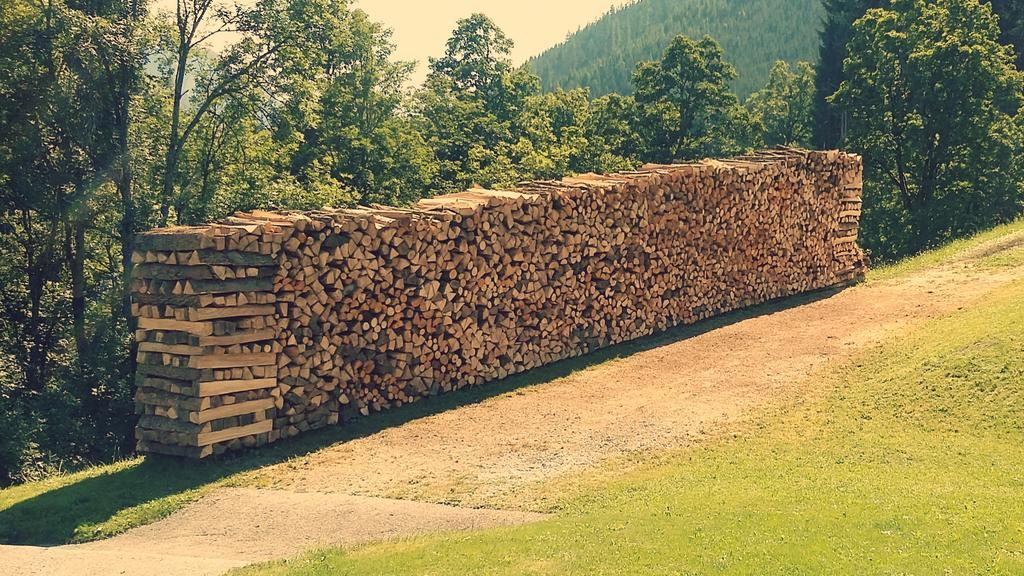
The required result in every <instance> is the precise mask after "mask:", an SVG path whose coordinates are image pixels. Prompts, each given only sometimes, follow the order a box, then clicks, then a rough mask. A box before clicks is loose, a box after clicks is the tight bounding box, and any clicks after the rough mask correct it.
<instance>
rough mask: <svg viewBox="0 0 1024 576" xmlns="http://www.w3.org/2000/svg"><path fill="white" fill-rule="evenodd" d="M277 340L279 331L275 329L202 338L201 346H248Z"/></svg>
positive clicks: (200, 340) (200, 339)
mask: <svg viewBox="0 0 1024 576" xmlns="http://www.w3.org/2000/svg"><path fill="white" fill-rule="evenodd" d="M275 338H277V331H276V330H274V329H273V328H266V329H263V330H255V331H252V332H238V333H236V334H231V335H230V336H201V337H200V338H199V345H200V346H233V345H235V344H248V343H250V342H259V341H260V340H274V339H275Z"/></svg>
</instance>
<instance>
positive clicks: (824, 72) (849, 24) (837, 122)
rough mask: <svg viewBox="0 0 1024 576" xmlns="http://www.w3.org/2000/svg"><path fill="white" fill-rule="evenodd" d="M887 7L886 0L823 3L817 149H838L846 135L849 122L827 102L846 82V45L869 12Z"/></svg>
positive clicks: (817, 82)
mask: <svg viewBox="0 0 1024 576" xmlns="http://www.w3.org/2000/svg"><path fill="white" fill-rule="evenodd" d="M886 3H887V2H886V0H824V5H825V21H824V23H823V24H822V29H821V34H820V38H821V47H820V48H819V50H818V65H817V73H816V75H815V78H814V137H813V146H814V147H816V148H821V149H830V148H837V147H838V146H839V143H840V142H841V141H842V138H843V134H845V131H846V126H847V123H848V119H847V118H846V116H845V115H844V114H843V113H842V111H840V110H837V109H836V108H835V107H834V106H833V105H832V104H831V103H830V102H829V101H828V99H829V97H830V96H832V95H833V94H835V92H836V90H838V89H839V85H840V84H842V82H843V80H844V79H845V78H846V76H845V75H844V73H843V61H844V60H846V56H847V48H846V45H847V44H848V43H849V42H850V38H851V37H852V36H853V23H854V22H856V21H857V19H858V18H860V17H861V16H863V15H864V12H866V11H867V10H868V8H878V7H880V6H884V5H885V4H886Z"/></svg>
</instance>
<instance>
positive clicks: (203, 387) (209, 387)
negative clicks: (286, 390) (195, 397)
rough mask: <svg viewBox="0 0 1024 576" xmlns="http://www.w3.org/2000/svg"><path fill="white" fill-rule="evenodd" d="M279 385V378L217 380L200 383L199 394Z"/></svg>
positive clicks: (228, 392) (230, 392)
mask: <svg viewBox="0 0 1024 576" xmlns="http://www.w3.org/2000/svg"><path fill="white" fill-rule="evenodd" d="M275 386H277V378H257V379H255V380H217V381H214V382H202V383H200V384H199V396H200V397H207V396H219V395H221V394H233V393H235V392H248V391H250V390H263V389H266V388H273V387H275Z"/></svg>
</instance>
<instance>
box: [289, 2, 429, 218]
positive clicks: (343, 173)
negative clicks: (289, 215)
mask: <svg viewBox="0 0 1024 576" xmlns="http://www.w3.org/2000/svg"><path fill="white" fill-rule="evenodd" d="M302 14H303V16H302V19H303V20H305V21H307V22H315V25H310V26H308V27H307V29H306V31H305V32H304V36H303V40H302V44H303V45H304V46H305V47H306V48H305V50H304V52H305V53H306V54H308V56H307V60H306V61H305V62H304V63H303V65H302V66H298V67H295V68H294V69H292V70H290V71H289V75H290V77H291V80H290V82H291V85H292V86H295V85H298V84H300V83H304V85H303V87H302V89H301V90H292V92H291V98H290V99H289V102H288V104H287V106H286V107H285V109H284V110H283V111H282V113H281V115H280V121H279V123H278V125H277V127H276V132H277V135H278V137H284V138H290V137H292V136H293V135H298V136H299V141H300V144H299V146H298V149H297V150H296V152H295V154H294V155H293V157H292V159H291V162H290V166H289V167H288V168H289V169H290V170H291V171H292V172H293V173H294V174H295V175H296V176H297V177H298V178H300V180H304V181H306V182H309V181H311V180H315V179H317V178H318V177H319V176H318V174H319V172H320V170H322V169H323V170H327V172H328V173H329V176H330V178H331V179H332V180H334V181H337V182H339V183H341V184H342V185H344V186H346V187H348V188H350V189H351V190H353V191H354V197H353V198H351V199H350V202H351V201H355V202H363V203H366V202H385V203H406V202H409V201H411V200H415V199H416V198H418V197H420V196H421V195H422V194H423V193H424V190H425V188H426V187H427V184H428V182H429V179H430V177H431V176H432V172H433V167H432V164H431V162H430V158H429V150H428V149H427V147H426V143H425V142H424V140H423V138H422V137H421V136H420V134H419V133H418V131H417V130H416V129H415V127H414V126H413V124H412V121H411V120H410V119H409V118H408V115H407V114H404V113H403V104H404V100H405V96H406V93H405V92H406V91H405V89H404V87H403V86H404V84H405V82H406V81H407V80H408V78H409V75H410V73H411V72H412V68H413V64H412V63H411V62H401V61H396V60H395V59H394V57H393V56H394V50H395V46H394V43H393V42H392V40H391V31H390V30H388V29H387V28H385V27H384V26H382V25H381V24H379V23H376V22H373V21H371V20H370V18H369V17H368V16H367V15H366V13H365V12H363V11H362V10H358V9H352V8H351V7H350V6H349V5H348V2H347V1H346V0H316V1H313V0H309V1H306V2H303V4H302Z"/></svg>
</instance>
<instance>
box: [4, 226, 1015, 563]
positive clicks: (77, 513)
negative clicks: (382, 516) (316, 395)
mask: <svg viewBox="0 0 1024 576" xmlns="http://www.w3.org/2000/svg"><path fill="white" fill-rule="evenodd" d="M1022 231H1024V221H1021V222H1017V223H1015V224H1011V225H1007V226H1001V227H999V228H996V229H994V230H992V231H989V232H985V233H983V234H980V235H978V236H977V237H975V238H972V239H969V240H963V241H959V242H956V243H953V244H951V245H949V246H947V247H945V248H942V249H940V250H936V251H933V252H929V253H925V254H922V255H921V256H918V257H916V258H913V259H910V260H907V261H905V262H903V263H900V264H897V265H895V266H892V267H888V268H883V269H880V270H876V271H872V272H871V273H870V274H869V278H868V281H869V282H873V281H880V280H884V279H887V278H892V277H894V276H898V275H902V274H907V273H911V272H913V271H916V270H920V269H923V268H927V267H930V266H936V265H939V264H943V263H945V262H949V261H954V260H956V259H958V258H960V257H961V256H963V255H964V254H966V253H969V252H971V251H977V250H980V249H985V250H987V251H992V250H993V247H994V246H995V247H999V246H1004V247H1005V244H1006V243H1007V242H1008V241H1010V240H1013V239H1018V240H1019V233H1020V232H1022ZM1022 260H1024V248H1022V247H1021V246H1016V247H1015V248H1011V249H1010V250H998V251H994V252H992V254H991V255H990V256H986V257H985V258H984V260H982V263H983V264H985V265H991V266H1000V265H1002V266H1012V265H1020V264H1021V262H1022ZM800 298H801V297H797V298H794V299H790V300H787V301H785V302H783V303H773V304H767V305H764V306H760V307H755V308H753V309H749V310H744V311H740V312H736V313H733V314H728V315H725V316H723V317H720V318H717V319H713V320H711V321H709V322H706V323H702V324H700V325H698V326H694V327H685V328H683V329H679V330H678V331H676V332H675V336H674V337H678V338H683V337H687V336H689V335H693V334H695V333H700V332H702V331H706V330H710V329H714V328H715V327H716V326H719V325H724V324H728V323H729V322H733V321H737V320H739V319H743V318H746V317H751V316H755V315H757V314H759V313H765V312H770V311H771V310H773V309H776V308H777V307H779V306H785V305H792V304H793V303H799V302H800ZM1018 326H1019V325H1018ZM664 340H665V336H664V335H660V336H656V337H654V338H653V339H641V340H640V341H636V342H630V343H626V344H623V345H620V346H616V347H612V348H609V349H605V350H602V351H599V352H597V353H594V354H591V355H589V356H586V357H583V358H578V359H573V360H571V361H566V362H561V363H558V364H555V365H552V366H548V367H544V368H541V369H538V370H534V371H531V372H530V373H528V374H524V375H519V376H516V377H512V378H509V379H507V380H505V381H502V382H496V383H492V384H489V385H487V386H483V387H478V388H472V389H468V390H464V391H461V392H459V393H457V394H448V395H444V396H440V397H437V398H433V399H431V400H430V401H429V402H422V403H417V404H414V405H411V406H408V407H405V408H403V409H402V410H398V411H393V412H389V413H384V414H379V415H375V416H374V417H373V418H368V419H362V420H357V421H355V422H352V423H350V424H349V425H347V426H345V427H332V428H328V429H325V430H321V431H318V432H315V433H312V434H308V435H306V436H303V437H301V438H299V439H294V440H290V441H288V442H283V443H280V444H277V445H274V446H272V447H268V448H264V449H262V450H259V451H255V452H250V453H244V454H240V455H235V456H231V457H227V458H222V459H218V460H213V461H204V462H193V463H189V464H188V465H187V466H182V465H181V464H180V462H178V461H176V460H174V459H168V458H161V457H156V456H148V457H145V458H135V459H131V460H126V461H123V462H118V463H115V464H110V465H106V466H98V467H95V468H90V469H87V470H84V471H81V472H78V473H75V474H68V475H64V476H59V477H54V478H50V479H47V480H43V481H39V482H32V483H28V484H23V485H20V486H14V487H11V488H6V489H3V490H0V544H34V545H52V544H62V543H68V542H84V541H89V540H96V539H101V538H106V537H109V536H113V535H115V534H118V533H120V532H123V531H125V530H128V529H130V528H133V527H136V526H141V525H144V524H148V523H151V522H155V521H157V520H159V519H161V518H164V517H166V516H167V515H169V514H171V513H172V512H174V511H175V510H178V509H180V508H181V507H182V506H184V505H185V504H187V503H189V502H191V501H193V500H195V499H197V498H199V497H200V496H202V495H203V494H205V493H206V492H207V491H209V490H211V489H212V488H215V487H217V486H222V485H235V484H244V483H248V482H249V481H250V479H249V478H248V476H247V473H248V472H249V471H251V470H255V469H258V468H260V467H262V466H265V465H267V464H272V463H276V462H281V461H285V460H289V459H291V458H294V457H297V456H301V455H303V454H307V453H309V452H312V451H315V450H317V449H319V448H322V447H324V446H327V445H330V444H332V443H335V442H340V441H345V440H349V439H352V438H357V437H361V436H364V435H367V434H372V433H374V432H376V431H377V430H380V429H382V428H386V427H388V426H394V425H396V424H400V423H402V422H405V421H408V420H412V419H415V418H420V417H423V416H426V415H429V414H432V413H436V412H440V411H443V410H448V409H451V408H453V407H456V406H459V405H462V404H467V403H472V402H476V401H480V400H482V399H484V398H488V397H491V396H496V395H499V394H504V393H508V392H510V391H512V390H516V389H517V388H521V387H523V386H528V385H530V384H534V383H542V382H545V381H548V380H551V379H554V378H557V377H560V376H564V375H566V374H568V373H571V372H572V371H575V370H579V369H583V368H586V367H587V366H591V365H594V364H599V363H601V362H603V361H606V360H609V359H614V358H617V357H621V356H625V355H628V354H630V353H632V352H635V351H637V350H641V349H644V348H645V347H649V346H651V345H654V344H656V343H658V342H663V341H664ZM613 475H615V474H613ZM602 481H603V480H602ZM599 484H600V483H599V482H593V483H591V485H590V486H597V485H599ZM588 489H590V490H593V488H588ZM576 492H578V491H576ZM574 493H575V492H574Z"/></svg>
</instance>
